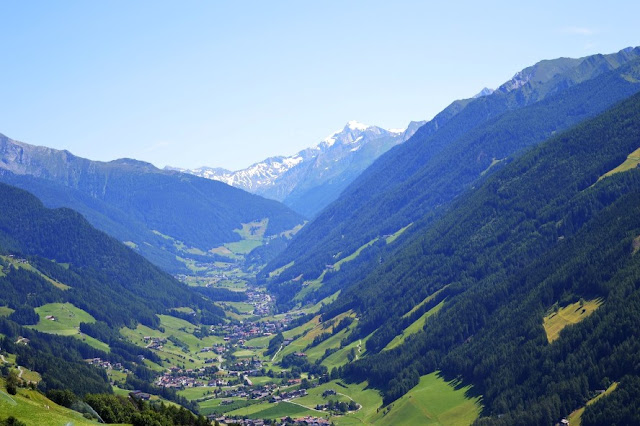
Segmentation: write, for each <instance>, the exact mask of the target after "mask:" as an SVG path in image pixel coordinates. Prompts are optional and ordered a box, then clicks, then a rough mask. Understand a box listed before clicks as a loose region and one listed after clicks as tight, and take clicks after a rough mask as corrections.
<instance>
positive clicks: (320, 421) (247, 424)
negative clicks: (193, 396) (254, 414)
mask: <svg viewBox="0 0 640 426" xmlns="http://www.w3.org/2000/svg"><path fill="white" fill-rule="evenodd" d="M209 420H211V421H214V420H215V421H218V423H220V424H237V425H241V426H266V425H273V424H277V425H287V426H289V425H291V426H329V425H330V424H331V422H330V421H329V420H328V419H324V418H320V417H312V416H306V417H299V418H295V419H294V418H291V417H282V418H281V419H280V421H279V422H277V423H273V422H269V423H266V422H265V421H264V420H262V419H234V418H232V417H227V416H216V415H211V416H209Z"/></svg>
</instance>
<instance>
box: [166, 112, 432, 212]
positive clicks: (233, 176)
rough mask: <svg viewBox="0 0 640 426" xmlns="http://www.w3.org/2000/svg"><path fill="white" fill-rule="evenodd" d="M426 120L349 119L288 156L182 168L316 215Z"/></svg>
mask: <svg viewBox="0 0 640 426" xmlns="http://www.w3.org/2000/svg"><path fill="white" fill-rule="evenodd" d="M424 123H425V122H424V121H422V122H411V123H410V124H409V126H408V127H407V129H404V130H385V129H382V128H380V127H377V126H368V125H365V124H362V123H359V122H357V121H350V122H348V123H347V124H346V125H345V126H344V128H342V129H340V130H337V131H336V132H334V133H333V134H331V135H330V136H328V137H327V138H325V139H324V140H323V141H321V142H320V143H319V144H317V145H315V146H313V147H311V148H307V149H304V150H302V151H300V152H298V153H297V154H295V155H293V156H290V157H282V156H280V157H271V158H267V159H266V160H264V161H262V162H259V163H256V164H253V165H251V166H249V167H248V168H246V169H243V170H238V171H229V170H225V169H221V168H209V167H202V168H199V169H194V170H185V169H176V168H168V169H169V170H178V171H182V172H185V173H189V174H193V175H196V176H200V177H204V178H207V179H214V180H219V181H222V182H225V183H227V184H229V185H232V186H235V187H237V188H242V189H244V190H246V191H249V192H252V193H254V194H258V195H261V196H263V197H266V198H270V199H274V200H278V201H282V202H283V203H284V204H286V205H287V206H289V207H290V208H292V209H293V210H295V211H297V212H298V213H300V214H302V215H304V216H306V217H313V216H315V215H316V214H317V213H318V212H319V211H320V210H321V209H322V208H324V207H325V206H326V205H327V204H329V203H330V202H332V201H333V200H335V199H336V198H337V197H338V195H340V193H341V192H342V191H343V190H344V188H346V187H347V185H348V184H349V183H351V182H352V181H353V180H354V179H355V178H356V177H357V176H358V175H359V174H360V173H361V172H362V171H363V170H364V169H366V168H367V167H368V166H369V165H371V163H373V161H374V160H375V159H376V158H378V157H379V156H380V155H382V154H383V153H384V152H386V151H388V150H389V149H390V148H392V147H393V146H395V145H397V144H400V143H402V142H404V141H406V140H407V139H409V138H410V137H411V136H412V135H413V134H414V133H415V132H416V131H417V130H418V128H419V127H420V126H421V125H422V124H424Z"/></svg>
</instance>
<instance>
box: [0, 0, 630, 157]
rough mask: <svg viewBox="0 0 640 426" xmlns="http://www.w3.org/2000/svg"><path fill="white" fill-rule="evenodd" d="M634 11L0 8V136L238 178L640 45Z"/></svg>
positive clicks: (281, 5) (267, 4) (536, 6)
mask: <svg viewBox="0 0 640 426" xmlns="http://www.w3.org/2000/svg"><path fill="white" fill-rule="evenodd" d="M639 16H640V2H637V1H626V2H616V1H607V2H601V1H597V2H595V1H593V2H590V1H559V0H556V1H534V2H515V1H508V2H506V1H505V2H491V1H484V2H476V1H474V2H438V4H435V2H428V1H367V2H364V1H348V0H343V1H315V2H311V1H290V2H289V1H286V2H285V1H276V0H271V1H264V0H263V1H253V2H248V1H206V2H205V1H175V2H162V1H158V0H154V1H149V2H146V1H91V0H90V1H86V0H84V1H69V0H61V1H50V0H46V1H8V0H0V17H1V22H2V24H1V30H0V31H1V32H0V34H1V35H0V55H1V56H0V57H1V65H0V79H1V81H2V84H1V85H0V94H1V102H0V133H4V134H6V135H7V136H9V137H12V138H14V139H17V140H21V141H24V142H27V143H32V144H37V145H46V146H51V147H54V148H59V149H68V150H70V151H71V152H73V153H75V154H77V155H80V156H83V157H88V158H91V159H95V160H112V159H115V158H120V157H133V158H137V159H141V160H146V161H150V162H152V163H154V164H156V165H157V166H161V167H162V166H164V165H166V164H170V165H175V166H182V167H197V166H202V165H209V166H221V167H226V168H231V169H237V168H241V167H245V166H248V165H249V164H251V163H253V162H255V161H259V160H262V159H264V158H266V157H268V156H272V155H277V154H293V153H295V152H296V151H298V150H300V149H302V148H304V147H307V146H310V145H312V144H315V143H317V142H318V141H320V140H321V139H323V138H324V137H325V136H327V135H328V134H330V133H331V132H332V131H334V130H336V129H337V128H340V127H342V126H343V125H344V124H345V123H346V122H347V121H349V120H352V119H355V120H359V121H362V122H364V123H367V124H376V125H379V126H382V127H386V128H398V127H404V126H406V125H407V123H408V122H409V121H410V120H420V119H426V118H430V117H432V116H433V115H435V114H437V113H438V112H439V111H440V110H441V109H442V108H444V107H445V106H446V105H448V104H449V103H450V102H451V101H453V100H455V99H457V98H465V97H470V96H472V95H474V94H475V93H476V92H478V91H479V90H480V89H482V88H483V87H484V86H489V87H496V86H498V85H500V84H501V83H502V82H504V81H506V80H508V79H509V78H511V76H512V75H513V74H514V73H515V72H517V71H518V70H520V69H522V68H524V67H526V66H528V65H531V64H533V63H535V62H537V61H538V60H541V59H550V58H556V57H559V56H570V57H580V56H585V55H589V54H593V53H598V52H601V53H610V52H614V51H618V50H620V49H622V48H624V47H627V46H637V45H640V23H639V21H638V17H639Z"/></svg>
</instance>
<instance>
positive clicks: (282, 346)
mask: <svg viewBox="0 0 640 426" xmlns="http://www.w3.org/2000/svg"><path fill="white" fill-rule="evenodd" d="M282 348H284V345H280V349H278V352H276V354H275V355H274V356H273V358H271V362H273V361H275V359H276V357H277V356H278V354H279V353H280V351H281V350H282Z"/></svg>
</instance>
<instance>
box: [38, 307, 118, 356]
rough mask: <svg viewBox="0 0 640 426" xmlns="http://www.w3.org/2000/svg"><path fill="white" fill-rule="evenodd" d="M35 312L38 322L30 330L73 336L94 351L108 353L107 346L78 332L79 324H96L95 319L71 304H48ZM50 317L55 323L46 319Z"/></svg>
mask: <svg viewBox="0 0 640 426" xmlns="http://www.w3.org/2000/svg"><path fill="white" fill-rule="evenodd" d="M35 311H36V313H37V314H38V316H40V321H38V324H36V325H34V326H32V327H31V328H34V329H36V330H38V331H41V332H43V333H50V334H57V335H60V336H73V337H75V338H76V339H79V340H82V341H83V342H85V343H86V344H88V345H90V346H93V347H94V348H96V349H100V350H101V351H105V352H109V350H110V349H109V345H107V344H106V343H103V342H101V341H99V340H97V339H94V338H93V337H91V336H87V335H86V334H84V333H81V332H80V329H79V326H80V323H81V322H86V323H92V322H96V320H95V318H93V316H91V314H89V313H88V312H85V311H83V310H82V309H79V308H76V307H75V306H74V305H73V304H71V303H48V304H46V305H42V306H40V307H37V308H35ZM50 315H53V316H54V317H55V321H52V320H49V319H47V318H46V317H47V316H50Z"/></svg>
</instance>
